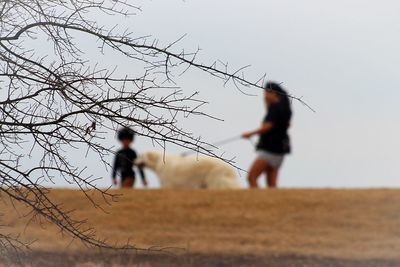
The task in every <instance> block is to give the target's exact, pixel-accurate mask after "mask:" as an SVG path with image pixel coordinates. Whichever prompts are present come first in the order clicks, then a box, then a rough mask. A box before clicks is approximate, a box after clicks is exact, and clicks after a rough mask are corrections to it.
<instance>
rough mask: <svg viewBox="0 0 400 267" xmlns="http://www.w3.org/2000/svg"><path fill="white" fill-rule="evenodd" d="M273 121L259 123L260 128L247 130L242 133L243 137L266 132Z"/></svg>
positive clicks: (270, 127)
mask: <svg viewBox="0 0 400 267" xmlns="http://www.w3.org/2000/svg"><path fill="white" fill-rule="evenodd" d="M273 126H274V125H273V123H272V122H264V123H263V124H261V127H260V128H257V129H255V130H253V131H249V132H245V133H243V134H242V137H243V138H250V137H252V136H253V135H260V134H264V133H266V132H268V131H269V130H271V129H272V127H273Z"/></svg>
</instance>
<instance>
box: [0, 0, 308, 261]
mask: <svg viewBox="0 0 400 267" xmlns="http://www.w3.org/2000/svg"><path fill="white" fill-rule="evenodd" d="M139 11H140V8H139V7H136V6H135V5H133V4H131V1H127V0H126V1H124V0H77V1H60V0H33V1H26V0H3V1H1V2H0V143H1V154H0V198H4V197H8V198H10V199H11V200H12V201H17V202H20V203H24V204H25V205H26V206H27V207H29V208H30V210H31V212H32V213H31V215H32V217H33V218H35V217H36V216H40V217H43V218H45V219H47V220H48V221H50V222H52V223H54V224H55V225H57V226H58V227H59V228H60V229H61V230H62V231H63V232H66V233H68V234H69V235H70V236H72V237H74V238H77V239H79V240H82V241H83V242H84V243H85V244H87V245H91V246H97V247H106V248H111V247H113V248H122V249H127V248H135V249H138V248H136V247H135V246H132V245H129V244H128V245H122V246H118V245H110V244H108V243H107V242H105V241H104V240H101V239H99V238H98V237H97V236H96V234H95V231H94V229H92V228H90V227H89V228H86V225H85V221H84V220H77V219H75V218H74V216H73V215H72V214H71V211H68V210H64V209H63V208H62V207H61V203H56V202H55V201H53V200H52V199H51V198H50V196H49V191H48V189H46V188H45V187H43V186H42V184H43V182H44V181H56V180H58V179H64V180H65V181H67V182H69V183H72V184H75V185H77V186H78V187H79V188H80V189H81V190H82V192H83V193H84V194H85V195H86V196H87V198H88V200H89V201H91V203H92V204H93V205H94V206H95V207H97V208H101V206H100V205H99V204H98V203H96V202H95V201H94V200H93V199H92V198H91V197H90V194H89V192H90V191H92V190H95V191H98V192H101V194H102V195H103V197H104V199H106V200H110V199H112V198H113V197H115V196H114V195H113V193H111V192H110V191H109V190H105V189H101V188H98V187H97V186H96V178H93V177H91V176H90V175H87V174H85V169H84V168H82V167H80V166H75V165H74V164H72V163H71V160H70V158H69V156H68V153H66V152H65V151H66V150H68V149H70V148H71V147H72V148H75V149H86V151H88V152H89V151H90V152H93V153H96V155H98V156H99V158H100V159H101V160H102V162H103V163H104V164H105V165H108V162H106V160H105V156H107V155H108V154H109V153H112V150H111V148H110V147H106V146H105V145H104V142H103V140H102V138H101V135H100V131H101V130H102V131H110V130H112V131H115V130H116V129H117V128H118V127H121V126H126V125H129V126H132V127H134V128H135V130H136V131H137V132H138V133H139V134H140V135H142V136H145V137H148V138H151V139H152V140H153V141H154V142H155V143H157V144H159V145H160V146H161V147H164V145H165V144H166V143H173V144H176V145H179V146H181V147H183V148H187V149H190V150H195V151H197V152H198V153H201V154H206V155H210V156H214V157H220V158H221V156H220V155H217V154H215V152H214V148H213V146H210V145H209V144H207V143H206V142H204V141H202V140H201V139H200V138H199V137H197V136H196V135H194V134H193V133H190V132H187V131H185V129H183V128H181V127H180V126H179V123H178V118H180V117H182V116H184V117H188V116H194V115H198V116H208V117H210V118H213V119H216V118H214V117H213V116H211V115H209V114H206V113H204V112H203V111H202V110H201V109H200V108H201V107H202V106H203V105H204V104H206V102H204V101H202V100H201V99H198V98H197V93H194V94H191V95H185V93H184V92H183V91H182V90H181V89H179V87H177V86H176V84H175V81H174V77H176V75H183V74H184V73H185V72H186V71H187V70H188V69H189V68H194V69H198V70H201V71H204V72H206V73H208V74H210V75H211V76H215V77H217V78H219V79H222V81H223V82H224V83H225V84H227V83H228V82H232V83H233V85H234V86H236V88H238V89H239V90H241V91H242V88H246V87H256V88H262V85H263V82H264V78H265V76H263V77H261V78H260V79H259V80H258V81H257V82H251V81H248V80H247V79H246V78H245V77H244V74H243V69H244V68H240V69H238V70H230V69H229V68H228V65H227V64H224V63H221V62H219V61H215V62H214V63H212V64H210V65H206V64H202V63H200V62H197V60H196V56H197V54H198V52H199V50H197V51H195V52H193V53H187V52H184V51H180V52H174V48H175V45H176V42H174V43H171V44H169V45H167V46H164V47H161V46H159V45H158V43H157V41H155V40H151V39H150V38H149V37H140V36H139V37H137V36H135V35H134V34H133V33H131V32H129V31H128V30H126V31H122V32H121V31H120V30H118V29H116V28H113V27H111V28H108V29H107V28H106V26H109V25H100V24H98V23H97V22H96V21H92V20H90V19H89V17H90V16H89V15H91V14H93V13H96V12H97V13H99V14H97V15H98V16H111V15H116V16H120V17H121V19H122V18H124V17H129V16H132V15H134V14H135V13H136V12H139ZM76 34H80V36H82V34H83V35H84V36H85V37H84V38H86V39H85V40H88V41H91V42H93V47H95V46H96V45H97V46H98V43H100V44H101V45H100V47H98V48H97V49H98V53H99V55H100V56H101V55H102V53H109V51H112V52H113V53H117V54H119V55H123V56H124V57H125V58H127V59H129V60H131V62H132V64H133V65H135V64H136V65H138V66H141V68H142V70H143V72H142V73H140V74H138V75H137V76H136V77H133V76H132V75H131V74H129V73H127V74H125V75H124V76H120V75H119V74H116V72H115V71H114V70H108V69H103V68H100V67H98V65H97V64H96V63H97V62H91V61H90V60H89V59H87V58H86V57H85V54H84V52H83V49H82V43H81V41H80V40H79V38H77V37H76ZM39 35H40V36H45V37H46V38H47V39H48V43H50V44H51V45H52V46H53V51H49V53H48V55H40V53H39V51H37V50H36V49H35V48H30V47H29V45H28V43H29V42H35V40H36V38H38V36H39ZM177 41H179V40H177ZM160 92H165V93H162V94H160ZM293 98H294V99H297V100H299V101H300V102H301V103H303V104H305V105H306V103H304V102H303V101H302V100H301V99H299V98H295V97H293ZM33 154H35V155H36V156H38V155H39V156H40V160H38V161H37V162H36V165H35V166H26V165H25V164H24V163H23V161H22V159H23V158H26V157H30V156H31V155H33ZM224 160H227V161H228V162H230V163H231V164H233V163H232V161H230V160H228V159H224ZM21 244H22V243H20V241H19V240H18V239H17V238H14V237H11V236H9V235H6V234H2V233H1V232H0V254H1V253H6V252H7V251H8V249H10V248H15V247H18V245H21Z"/></svg>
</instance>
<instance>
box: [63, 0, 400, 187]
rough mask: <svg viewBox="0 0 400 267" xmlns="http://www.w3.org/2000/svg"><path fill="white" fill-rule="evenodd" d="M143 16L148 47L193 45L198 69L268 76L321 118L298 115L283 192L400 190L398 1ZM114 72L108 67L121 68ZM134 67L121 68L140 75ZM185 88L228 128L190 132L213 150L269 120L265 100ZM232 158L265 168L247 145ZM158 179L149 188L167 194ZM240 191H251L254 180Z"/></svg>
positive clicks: (160, 4) (205, 85)
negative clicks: (224, 65) (219, 65)
mask: <svg viewBox="0 0 400 267" xmlns="http://www.w3.org/2000/svg"><path fill="white" fill-rule="evenodd" d="M141 5H142V9H143V12H142V13H140V14H138V16H136V17H134V18H132V19H130V21H129V23H128V25H129V27H130V28H131V29H132V31H134V32H137V34H138V35H143V34H151V35H152V36H153V37H155V38H158V39H160V41H161V42H162V43H168V42H171V41H174V40H175V39H177V38H178V37H180V36H182V35H183V34H187V36H186V38H185V39H184V41H183V42H182V43H181V44H180V45H181V46H183V47H185V48H186V49H188V50H190V49H196V48H197V47H198V46H199V47H200V48H202V51H201V56H200V58H199V60H200V61H202V62H205V63H210V62H212V61H213V60H215V59H221V60H223V61H229V62H230V64H231V65H232V66H235V67H241V66H244V65H247V64H251V65H252V67H251V69H250V70H249V71H248V75H249V77H250V78H254V79H256V78H258V76H260V75H261V74H263V73H266V74H267V77H269V78H270V79H272V80H276V81H279V82H283V83H284V86H285V87H286V88H287V89H288V90H289V91H290V93H291V94H293V95H296V96H303V97H304V99H305V100H306V101H307V103H309V104H310V105H311V106H312V107H313V108H315V110H316V113H313V112H311V111H310V110H308V109H307V108H305V107H304V106H302V105H301V104H299V103H297V102H294V103H293V108H294V117H293V123H292V128H291V130H290V135H291V137H292V144H293V153H292V155H290V156H289V157H287V160H286V161H285V163H284V166H283V169H282V172H281V176H280V185H281V186H284V187H383V186H384V187H398V186H400V179H399V171H398V166H399V164H398V159H399V155H398V154H399V151H398V150H399V148H400V141H399V136H400V125H399V124H398V122H399V115H400V105H399V103H398V102H399V100H400V91H399V88H400V75H399V74H400V73H399V71H400V53H399V47H400V16H399V13H398V12H399V10H400V3H399V2H398V1H377V0H376V1H361V0H360V1H355V0H350V1H349V0H346V1H344V0H339V1H320V0H319V1H317V0H301V1H292V0H279V1H271V0H262V1H261V0H260V1H243V0H242V1H235V0H219V1H215V0H214V1H213V0H201V1H199V0H197V1H194V0H187V1H179V0H168V1H165V0H153V1H142V2H141ZM98 19H99V20H100V19H101V18H98ZM125 23H126V22H125ZM108 60H109V62H103V64H104V63H105V64H110V66H112V65H115V60H114V59H113V58H112V57H109V58H108ZM124 64H125V63H123V62H121V63H120V65H121V68H130V67H131V66H129V65H128V64H126V65H124ZM178 81H179V85H181V86H182V88H183V89H184V90H186V92H192V91H200V93H201V94H200V97H201V98H203V99H206V100H208V101H210V104H209V106H208V107H207V111H208V112H209V113H211V114H213V115H216V116H218V117H219V118H222V119H224V121H223V122H219V121H213V120H209V119H205V118H204V119H196V120H194V119H190V120H186V121H182V125H183V126H185V127H187V128H188V129H191V130H193V131H194V132H196V133H198V134H199V135H202V136H203V137H204V138H205V139H206V140H208V141H210V142H213V141H218V140H221V139H224V138H225V137H231V136H235V135H238V134H240V133H241V132H243V131H246V130H249V129H252V128H254V127H257V126H258V125H259V123H260V121H261V119H262V117H263V116H264V106H263V103H262V98H261V92H259V91H258V90H254V92H253V93H256V94H258V95H259V97H248V96H245V95H243V94H241V93H240V92H238V91H237V90H236V89H235V88H234V87H233V86H228V87H225V88H224V87H223V84H222V83H221V82H220V81H218V80H215V79H213V78H211V77H210V76H207V75H204V74H202V73H199V72H190V73H188V74H187V75H186V76H184V77H183V78H180V79H179V80H178ZM110 136H111V135H110ZM107 142H110V143H111V142H115V140H114V139H112V138H111V137H110V139H109V140H107ZM135 146H136V148H137V150H139V152H140V151H145V150H147V149H152V146H151V143H150V142H149V141H148V140H142V139H138V140H137V144H136V145H135ZM222 150H223V151H226V153H227V155H229V156H235V157H236V159H237V163H238V165H239V166H241V167H243V168H247V167H248V166H249V164H250V163H251V161H252V160H253V159H254V156H255V155H254V149H253V147H252V145H251V144H250V142H248V141H238V142H235V143H232V144H230V145H226V146H224V147H222ZM170 152H180V150H179V149H176V148H171V149H170ZM111 160H112V159H111V157H110V161H111ZM83 162H84V161H83ZM86 162H87V165H88V170H89V171H92V172H93V173H94V174H95V175H96V176H102V177H104V179H103V180H101V181H99V184H101V185H104V186H107V185H109V183H110V175H109V173H107V172H106V170H105V169H103V168H99V167H98V164H97V162H93V161H92V162H90V161H88V160H87V161H86ZM148 173H149V176H150V177H151V185H152V186H158V183H157V181H156V179H155V178H154V176H153V175H150V172H148ZM241 179H242V181H243V184H245V183H244V182H245V174H243V173H242V177H241ZM263 182H264V181H263ZM59 185H61V184H59Z"/></svg>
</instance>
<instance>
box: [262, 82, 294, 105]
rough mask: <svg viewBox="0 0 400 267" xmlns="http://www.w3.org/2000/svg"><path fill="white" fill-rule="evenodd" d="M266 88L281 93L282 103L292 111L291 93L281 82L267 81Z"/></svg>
mask: <svg viewBox="0 0 400 267" xmlns="http://www.w3.org/2000/svg"><path fill="white" fill-rule="evenodd" d="M264 88H265V90H268V91H271V92H274V93H276V94H277V95H279V98H280V104H281V105H282V106H283V107H284V108H285V109H287V110H288V111H291V107H290V99H289V95H288V93H287V92H286V90H285V89H283V88H282V86H281V85H280V84H278V83H276V82H267V83H266V84H265V86H264Z"/></svg>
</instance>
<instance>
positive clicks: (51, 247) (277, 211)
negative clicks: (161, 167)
mask: <svg viewBox="0 0 400 267" xmlns="http://www.w3.org/2000/svg"><path fill="white" fill-rule="evenodd" d="M115 193H121V194H122V195H121V197H119V199H118V201H117V202H115V203H112V205H107V204H105V203H104V201H103V200H102V199H101V198H100V197H99V196H98V195H94V196H93V197H94V198H95V199H97V201H98V202H99V203H103V207H104V208H105V210H106V211H107V212H104V211H102V210H100V209H96V208H94V207H93V205H91V204H90V203H89V202H88V201H87V199H85V197H84V196H83V195H82V193H80V192H78V191H74V190H53V191H52V192H51V196H52V197H53V198H54V199H56V200H57V201H58V202H62V203H64V205H65V208H67V209H74V210H75V212H74V216H76V217H77V218H87V219H88V224H89V225H92V226H94V227H95V228H96V230H97V232H98V235H99V237H101V238H106V239H107V240H109V241H110V242H120V243H126V242H127V240H130V242H131V243H132V244H136V245H137V246H139V247H142V248H148V247H151V246H160V247H172V248H170V249H169V251H170V252H172V253H173V256H169V255H158V254H157V255H156V254H143V253H141V254H139V255H136V254H135V255H134V254H132V253H128V252H126V253H115V252H107V251H98V250H96V249H89V248H86V247H84V246H83V245H82V244H81V243H80V242H78V241H73V242H72V243H71V239H70V238H68V237H62V235H60V234H59V233H58V231H57V229H56V228H54V227H53V226H51V225H50V224H49V223H47V222H41V223H39V222H30V223H29V225H28V226H27V221H28V219H29V218H30V217H24V216H23V215H24V214H26V210H25V209H24V208H23V207H19V206H17V207H13V206H11V205H9V204H8V203H7V202H0V210H1V213H3V214H4V215H6V216H4V217H3V218H2V220H3V223H5V224H6V225H8V226H7V227H5V228H2V229H1V231H7V232H11V233H15V234H18V233H21V238H23V239H24V240H27V241H32V240H36V241H35V242H34V243H33V244H32V246H31V248H32V251H31V252H30V253H29V255H30V256H29V257H30V260H31V261H32V262H33V265H35V266H54V265H55V264H57V266H74V265H75V266H144V267H147V266H149V267H150V266H151V267H152V266H400V191H399V190H287V189H286V190H242V191H206V190H181V191H173V190H122V191H115ZM16 210H17V211H18V212H16ZM181 249H184V250H181Z"/></svg>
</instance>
